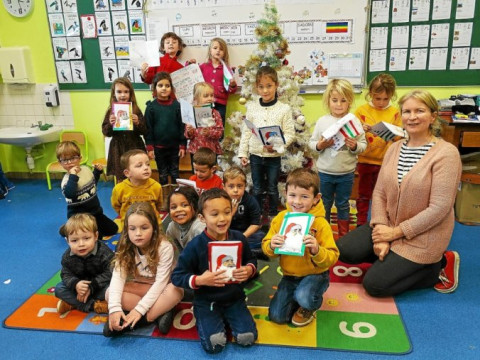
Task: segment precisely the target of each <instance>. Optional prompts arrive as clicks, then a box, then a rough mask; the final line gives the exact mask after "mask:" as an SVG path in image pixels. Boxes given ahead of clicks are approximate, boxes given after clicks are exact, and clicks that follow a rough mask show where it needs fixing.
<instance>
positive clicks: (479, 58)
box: [468, 47, 480, 70]
mask: <svg viewBox="0 0 480 360" xmlns="http://www.w3.org/2000/svg"><path fill="white" fill-rule="evenodd" d="M468 68H469V69H470V70H473V69H480V48H478V47H477V48H472V51H471V53H470V62H469V67H468Z"/></svg>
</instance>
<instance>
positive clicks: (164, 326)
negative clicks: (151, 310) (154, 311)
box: [155, 308, 175, 335]
mask: <svg viewBox="0 0 480 360" xmlns="http://www.w3.org/2000/svg"><path fill="white" fill-rule="evenodd" d="M174 316H175V308H173V309H171V310H170V311H167V312H166V313H165V314H163V315H160V316H159V317H158V318H157V320H155V322H156V323H157V327H158V331H160V332H161V333H162V334H164V335H165V334H168V332H169V331H170V328H171V327H172V324H173V318H174Z"/></svg>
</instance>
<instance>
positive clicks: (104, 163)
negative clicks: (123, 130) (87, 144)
mask: <svg viewBox="0 0 480 360" xmlns="http://www.w3.org/2000/svg"><path fill="white" fill-rule="evenodd" d="M103 140H104V144H105V157H103V158H99V159H95V160H92V165H97V164H100V165H102V166H103V176H104V177H105V181H106V180H107V163H108V150H109V149H110V142H111V141H112V138H111V137H107V136H104V138H103ZM113 183H114V184H115V185H116V184H117V178H116V177H115V176H113Z"/></svg>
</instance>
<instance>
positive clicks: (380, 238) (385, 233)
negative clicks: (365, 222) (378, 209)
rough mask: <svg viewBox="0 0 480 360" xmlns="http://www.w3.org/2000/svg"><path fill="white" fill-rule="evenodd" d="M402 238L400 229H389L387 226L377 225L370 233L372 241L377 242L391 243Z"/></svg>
mask: <svg viewBox="0 0 480 360" xmlns="http://www.w3.org/2000/svg"><path fill="white" fill-rule="evenodd" d="M402 236H403V232H402V229H400V227H390V226H387V225H381V224H377V225H375V227H374V228H373V231H372V240H373V242H374V243H377V242H384V241H386V242H391V241H393V240H395V239H398V238H401V237H402Z"/></svg>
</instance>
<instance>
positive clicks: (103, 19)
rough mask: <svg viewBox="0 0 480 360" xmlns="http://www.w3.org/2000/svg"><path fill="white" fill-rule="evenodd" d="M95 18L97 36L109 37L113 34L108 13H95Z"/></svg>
mask: <svg viewBox="0 0 480 360" xmlns="http://www.w3.org/2000/svg"><path fill="white" fill-rule="evenodd" d="M95 18H96V19H97V31H98V36H111V35H112V34H113V32H112V21H111V20H110V14H109V13H108V12H96V13H95Z"/></svg>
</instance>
